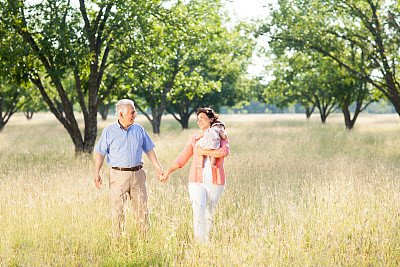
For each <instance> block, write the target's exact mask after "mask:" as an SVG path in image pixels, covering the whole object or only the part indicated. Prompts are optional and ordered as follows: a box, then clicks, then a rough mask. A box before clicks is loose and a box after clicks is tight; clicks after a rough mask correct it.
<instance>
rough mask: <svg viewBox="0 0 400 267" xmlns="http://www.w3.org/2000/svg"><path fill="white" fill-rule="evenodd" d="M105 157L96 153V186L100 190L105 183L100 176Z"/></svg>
mask: <svg viewBox="0 0 400 267" xmlns="http://www.w3.org/2000/svg"><path fill="white" fill-rule="evenodd" d="M104 158H105V156H103V155H101V154H99V153H96V159H95V162H94V184H95V185H96V187H97V188H98V189H100V185H101V184H102V183H103V180H102V179H101V176H100V169H101V167H102V166H103V162H104Z"/></svg>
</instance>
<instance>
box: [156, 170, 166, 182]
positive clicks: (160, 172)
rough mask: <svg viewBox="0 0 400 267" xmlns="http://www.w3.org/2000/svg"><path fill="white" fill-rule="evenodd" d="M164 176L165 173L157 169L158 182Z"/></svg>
mask: <svg viewBox="0 0 400 267" xmlns="http://www.w3.org/2000/svg"><path fill="white" fill-rule="evenodd" d="M163 175H164V171H163V170H162V169H157V178H158V180H160V179H161V177H162V176H163Z"/></svg>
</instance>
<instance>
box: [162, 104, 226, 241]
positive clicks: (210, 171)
mask: <svg viewBox="0 0 400 267" xmlns="http://www.w3.org/2000/svg"><path fill="white" fill-rule="evenodd" d="M217 122H218V115H217V114H215V112H214V111H213V110H212V109H211V108H200V109H199V110H198V111H197V124H198V126H199V127H200V129H201V130H202V133H201V134H197V135H194V136H192V137H191V138H190V140H189V142H188V143H187V144H186V146H185V148H184V149H183V151H182V152H181V153H180V154H179V156H178V157H177V158H176V159H175V160H174V161H173V163H172V164H171V166H170V167H169V168H168V170H167V171H166V172H165V173H164V174H163V176H162V177H161V178H160V181H161V182H165V181H166V180H167V179H168V175H169V174H170V173H172V172H174V171H176V170H177V169H179V168H182V167H183V166H184V165H185V164H186V163H187V162H188V161H189V159H190V158H191V157H192V156H193V162H192V166H191V168H190V173H189V194H190V199H191V202H192V208H193V227H194V235H195V238H196V240H197V241H199V242H201V243H205V242H207V241H208V240H209V236H210V232H211V229H212V226H213V214H214V211H215V209H216V206H217V203H218V200H219V198H220V197H221V195H222V192H223V191H224V188H225V171H224V157H226V156H227V155H228V154H229V141H228V139H225V140H221V142H220V148H219V149H213V150H206V149H203V148H201V147H200V146H199V145H196V143H197V141H199V139H200V138H202V137H203V135H204V132H205V131H206V130H207V129H208V128H210V127H211V126H212V125H213V124H214V123H217ZM210 157H215V158H216V162H215V165H216V167H215V168H211V164H210Z"/></svg>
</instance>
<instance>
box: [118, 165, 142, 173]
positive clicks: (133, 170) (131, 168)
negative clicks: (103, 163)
mask: <svg viewBox="0 0 400 267" xmlns="http://www.w3.org/2000/svg"><path fill="white" fill-rule="evenodd" d="M111 168H112V169H114V170H118V171H126V172H135V171H138V170H140V169H141V168H143V165H139V166H135V167H129V168H123V167H111Z"/></svg>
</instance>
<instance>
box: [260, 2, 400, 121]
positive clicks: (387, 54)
mask: <svg viewBox="0 0 400 267" xmlns="http://www.w3.org/2000/svg"><path fill="white" fill-rule="evenodd" d="M278 4H279V7H278V8H277V9H275V10H274V11H273V12H272V15H271V19H270V20H269V21H268V22H266V23H265V24H264V25H263V27H261V28H260V29H259V33H260V34H267V35H268V36H269V37H270V38H271V42H270V44H272V45H273V51H274V54H276V55H279V56H280V55H282V54H285V53H286V51H287V49H289V51H291V52H292V53H293V52H296V51H297V52H305V53H309V52H308V51H310V50H312V51H315V52H317V53H319V54H321V55H324V56H327V57H329V58H331V59H332V60H334V61H336V62H337V63H338V64H339V65H340V66H341V67H343V68H344V69H346V71H347V72H349V73H351V75H350V74H349V76H350V77H351V76H353V79H354V78H355V77H356V79H358V80H363V81H365V82H368V83H369V84H371V85H372V86H373V87H375V88H376V89H378V90H379V91H380V92H381V93H382V94H383V95H384V96H385V97H386V98H387V99H389V100H390V102H392V104H393V105H394V106H395V108H396V110H397V112H398V113H399V112H400V96H399V83H398V82H397V81H398V79H399V77H398V67H397V65H398V64H397V62H398V61H399V56H398V55H399V54H398V50H399V47H400V46H399V45H400V39H399V38H400V37H399V36H400V35H399V33H400V28H399V24H400V12H398V11H399V5H398V3H396V1H384V2H382V1H376V2H373V1H368V0H363V1H353V0H335V1H325V0H319V1H308V0H307V1H297V0H282V1H279V2H278Z"/></svg>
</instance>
